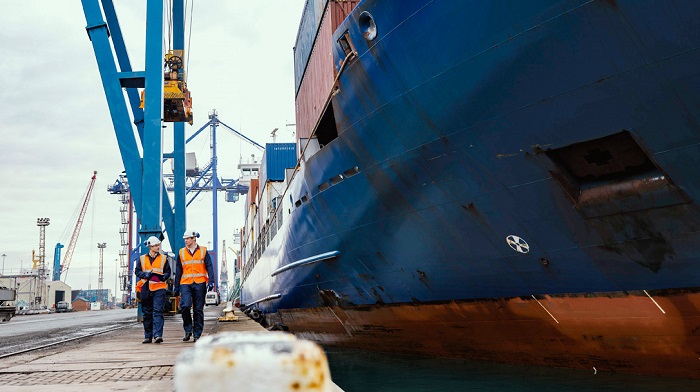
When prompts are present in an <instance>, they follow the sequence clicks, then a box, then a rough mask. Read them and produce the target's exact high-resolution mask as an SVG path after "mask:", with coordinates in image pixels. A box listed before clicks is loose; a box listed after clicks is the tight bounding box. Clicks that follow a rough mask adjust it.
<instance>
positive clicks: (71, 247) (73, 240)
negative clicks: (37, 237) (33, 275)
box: [56, 171, 97, 283]
mask: <svg viewBox="0 0 700 392" xmlns="http://www.w3.org/2000/svg"><path fill="white" fill-rule="evenodd" d="M96 179H97V171H94V172H93V174H92V178H91V179H90V185H88V189H87V192H86V193H85V200H83V207H82V208H81V209H80V214H79V215H78V221H77V222H75V228H74V229H73V235H72V236H71V237H70V242H69V243H68V247H67V248H66V254H65V256H63V263H62V264H61V266H60V272H59V273H58V276H59V277H60V276H61V274H63V273H65V274H66V275H64V276H63V282H64V283H65V281H66V276H67V275H68V268H69V267H70V261H71V259H72V258H73V251H75V245H76V244H77V243H78V236H79V235H80V228H81V227H82V226H83V219H84V218H85V212H86V211H87V206H88V203H89V202H90V195H91V194H92V188H93V187H94V186H95V180H96ZM56 246H58V245H56ZM59 252H60V251H59Z"/></svg>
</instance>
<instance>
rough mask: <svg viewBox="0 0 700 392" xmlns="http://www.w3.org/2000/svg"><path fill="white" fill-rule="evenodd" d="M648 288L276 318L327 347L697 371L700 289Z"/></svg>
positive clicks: (679, 373) (664, 372)
mask: <svg viewBox="0 0 700 392" xmlns="http://www.w3.org/2000/svg"><path fill="white" fill-rule="evenodd" d="M650 294H651V296H647V295H646V294H645V293H644V292H635V293H633V294H632V293H615V294H609V293H608V294H597V295H586V296H584V295H575V296H574V295H572V296H556V297H550V296H545V297H542V298H539V299H534V298H510V299H500V300H484V301H469V302H457V301H455V302H449V303H442V304H411V305H396V306H393V305H382V306H359V307H346V306H343V307H340V306H333V307H326V308H315V309H293V310H280V312H279V313H278V314H277V315H276V316H277V317H279V319H278V320H275V321H279V322H282V323H283V324H285V325H286V326H288V327H289V328H290V331H291V332H294V333H296V334H297V335H298V336H300V337H303V338H307V339H311V340H316V341H318V342H320V343H322V344H325V345H331V346H333V345H334V346H344V347H353V348H360V349H370V350H377V351H387V352H397V353H411V354H425V355H430V356H440V357H453V358H469V359H476V360H485V361H493V362H503V363H519V364H528V365H536V366H556V367H571V368H587V369H593V368H594V367H595V369H596V370H597V371H612V372H624V373H637V374H648V375H659V376H670V377H681V378H700V293H675V294H667V295H659V294H655V293H650ZM297 331H304V332H297Z"/></svg>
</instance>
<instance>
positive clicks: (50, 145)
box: [0, 0, 304, 294]
mask: <svg viewBox="0 0 700 392" xmlns="http://www.w3.org/2000/svg"><path fill="white" fill-rule="evenodd" d="M114 2H115V6H116V9H117V14H118V16H119V21H120V25H121V27H122V31H123V33H124V36H125V40H126V45H127V50H128V51H129V56H130V59H131V64H132V68H133V69H134V70H143V68H144V65H143V59H144V55H145V53H144V46H145V1H140V0H115V1H114ZM193 4H194V8H193V11H192V17H193V19H192V28H191V30H192V33H191V41H190V45H189V74H188V87H189V89H190V91H191V92H192V96H193V106H194V125H193V126H189V125H187V126H186V131H185V132H186V135H187V136H189V135H191V134H192V133H193V132H194V131H196V130H197V129H199V128H200V127H201V126H202V125H203V124H205V123H206V121H207V114H208V112H210V111H211V110H212V109H216V110H217V112H218V113H219V118H220V120H221V121H223V122H225V123H227V124H228V125H230V126H232V127H233V128H235V129H237V130H239V131H240V132H242V133H243V134H245V135H246V136H248V137H250V138H251V139H253V140H255V141H257V142H258V143H260V144H264V143H266V142H271V141H272V138H271V136H270V132H271V131H272V130H273V129H274V128H279V129H280V131H278V138H277V141H278V142H282V141H291V140H293V133H292V132H293V131H294V127H293V126H287V124H289V123H294V122H295V120H294V81H293V79H294V75H293V57H292V54H293V52H292V50H293V46H294V42H295V38H296V30H297V28H298V26H299V20H300V17H301V12H302V9H303V6H304V0H283V1H280V0H260V1H242V0H227V1H224V0H207V1H203V0H202V1H194V3H193ZM187 15H188V16H187V20H188V21H189V15H190V11H189V7H188V11H187ZM85 26H86V22H85V15H84V13H83V10H82V6H81V2H80V1H78V0H70V1H45V0H24V1H16V2H4V3H3V12H2V13H0V88H1V89H2V90H1V91H0V97H2V99H1V100H0V168H2V171H3V176H2V177H3V178H4V181H3V182H4V183H2V184H0V203H1V204H2V208H1V209H0V234H1V235H2V240H0V255H1V254H4V255H6V256H5V257H4V258H3V260H4V273H5V274H16V273H19V271H20V268H24V269H26V268H30V267H31V264H32V262H31V260H32V250H36V251H37V252H38V250H39V228H38V227H37V225H36V223H37V218H44V217H47V218H50V220H51V223H50V226H48V227H47V229H46V263H47V266H48V267H51V266H52V264H53V254H54V247H55V245H56V243H57V242H60V243H62V244H64V245H66V247H67V246H68V242H69V241H70V237H71V234H72V231H73V227H74V225H75V223H76V219H77V213H78V210H79V209H80V206H81V205H82V200H83V197H84V195H85V192H86V190H87V187H88V184H89V183H90V178H91V177H92V173H93V171H94V170H96V171H97V181H96V183H95V188H94V191H93V194H92V198H91V201H90V204H89V207H88V210H87V213H86V215H85V220H84V223H83V226H82V230H81V232H80V237H79V240H78V243H77V246H76V249H75V253H74V255H73V259H72V261H71V264H70V269H69V271H68V273H67V279H66V283H68V284H69V285H71V286H72V287H73V289H78V288H83V289H87V288H88V285H90V286H91V288H93V289H94V288H97V284H98V282H97V278H98V265H99V251H98V249H97V243H98V242H105V243H106V244H107V247H106V249H105V252H104V287H105V288H110V289H114V286H115V272H116V262H115V260H116V259H117V258H118V252H119V249H120V247H121V246H120V237H119V228H120V226H121V219H120V213H119V206H120V203H119V201H118V197H117V196H115V195H111V194H109V193H108V192H107V187H108V186H109V185H111V184H112V183H114V181H115V180H116V179H117V177H118V175H119V173H120V172H121V171H122V170H123V167H124V166H123V164H122V162H121V157H120V155H119V151H118V148H117V143H116V137H115V134H114V130H113V128H112V123H111V119H110V117H109V111H108V106H107V101H106V99H105V95H104V91H103V89H102V83H101V81H100V76H99V72H98V68H97V63H96V59H95V56H94V52H93V49H92V45H91V43H90V41H89V39H88V37H87V33H86V31H85ZM188 31H189V27H188ZM170 130H171V129H168V130H167V131H166V134H170V132H168V131H170ZM217 133H218V136H219V137H218V139H219V140H218V144H217V146H218V148H217V149H218V156H219V176H220V177H225V178H237V177H238V176H239V172H238V169H237V167H236V165H237V164H238V162H239V160H240V159H241V157H243V159H244V160H245V159H248V158H250V155H251V154H253V153H257V158H258V159H259V158H260V155H261V154H260V152H259V150H257V149H255V148H253V147H251V146H250V145H248V144H247V143H245V142H242V141H241V140H240V139H239V138H237V137H235V136H234V135H233V134H232V133H230V132H228V131H226V130H225V129H224V128H219V130H218V132H217ZM165 143H166V147H165V149H164V151H165V152H168V151H169V149H171V147H169V146H170V145H171V141H167V140H166V142H165ZM187 151H188V152H195V153H196V154H197V161H198V163H199V164H200V165H201V166H202V167H204V166H205V165H206V164H207V162H208V161H209V159H210V152H209V151H210V147H209V136H208V132H203V133H202V134H200V136H198V137H197V138H195V139H194V140H193V141H192V142H190V143H189V144H188V145H187ZM169 168H170V164H169V163H168V164H166V166H165V171H169V170H170V169H169ZM242 217H243V212H242V202H238V203H226V202H225V201H224V196H223V193H221V194H220V196H219V241H221V240H226V242H227V246H230V245H231V242H232V236H233V233H234V231H235V230H236V229H237V228H239V227H241V226H242V225H243V218H242ZM212 220H213V219H212V194H211V192H209V193H206V194H205V193H202V194H200V196H199V197H198V198H197V200H196V201H194V202H193V203H192V204H191V205H190V207H189V208H188V209H187V221H188V226H189V227H193V228H194V229H196V230H198V231H200V233H201V234H202V237H201V238H200V240H199V243H200V244H203V245H208V244H207V243H208V242H209V241H212V226H213V223H212ZM219 247H221V245H220V244H219ZM166 250H168V249H166ZM63 252H64V253H65V248H64V249H63ZM233 257H234V255H233V253H232V252H231V251H229V252H228V259H229V260H232V259H233ZM229 268H231V262H229ZM229 276H233V275H232V273H231V272H230V273H229ZM62 280H63V277H62ZM119 294H121V292H119Z"/></svg>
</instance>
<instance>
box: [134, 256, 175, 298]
mask: <svg viewBox="0 0 700 392" xmlns="http://www.w3.org/2000/svg"><path fill="white" fill-rule="evenodd" d="M167 262H168V259H167V258H166V257H165V255H163V254H160V255H158V256H156V259H155V260H153V263H151V258H150V257H148V255H147V254H145V255H143V256H141V270H142V271H143V272H151V273H153V274H158V275H163V268H164V267H165V263H167ZM140 282H143V283H141V285H144V284H146V279H141V280H140ZM137 287H138V284H137ZM167 287H168V284H167V283H165V282H154V281H152V280H149V281H148V289H149V290H150V291H156V290H165V289H166V288H167Z"/></svg>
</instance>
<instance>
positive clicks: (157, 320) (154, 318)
mask: <svg viewBox="0 0 700 392" xmlns="http://www.w3.org/2000/svg"><path fill="white" fill-rule="evenodd" d="M146 284H148V283H146ZM145 297H146V298H143V299H142V300H141V310H143V335H144V337H145V338H146V339H152V338H157V337H159V336H160V337H163V323H164V320H163V310H164V309H165V290H156V291H150V292H149V294H148V295H147V296H145Z"/></svg>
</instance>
